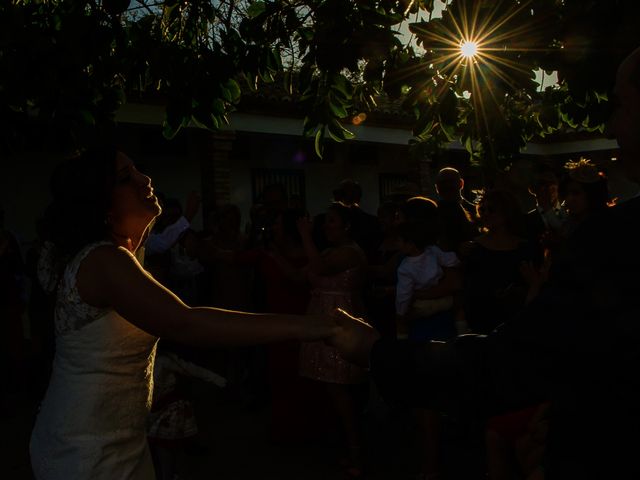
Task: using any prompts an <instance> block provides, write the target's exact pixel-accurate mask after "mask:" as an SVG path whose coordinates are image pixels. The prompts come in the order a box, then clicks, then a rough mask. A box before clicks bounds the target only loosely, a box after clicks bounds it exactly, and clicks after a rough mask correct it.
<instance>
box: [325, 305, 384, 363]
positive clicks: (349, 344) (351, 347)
mask: <svg viewBox="0 0 640 480" xmlns="http://www.w3.org/2000/svg"><path fill="white" fill-rule="evenodd" d="M335 318H336V323H337V325H338V329H337V332H336V333H335V334H334V335H333V336H331V337H329V338H328V339H327V340H326V341H327V343H328V344H329V345H331V346H333V347H335V348H336V349H337V350H338V352H339V353H340V355H341V356H342V357H343V358H344V359H345V360H347V361H349V362H352V363H355V364H356V365H360V366H362V367H368V366H369V354H370V353H371V348H373V345H374V344H375V343H376V342H377V341H378V339H379V338H380V334H379V333H378V332H377V331H376V330H375V329H374V328H373V327H372V326H371V325H369V324H368V323H366V322H365V321H364V320H362V319H361V318H356V317H353V316H351V315H349V314H348V313H347V312H345V311H344V310H342V309H340V308H338V309H337V310H336V312H335Z"/></svg>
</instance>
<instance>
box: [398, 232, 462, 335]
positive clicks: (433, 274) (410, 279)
mask: <svg viewBox="0 0 640 480" xmlns="http://www.w3.org/2000/svg"><path fill="white" fill-rule="evenodd" d="M425 227H426V226H425V225H424V224H423V223H422V222H415V221H414V222H405V223H402V224H400V225H399V226H398V236H399V238H400V250H401V252H402V253H403V254H404V255H406V257H405V258H404V259H403V260H402V262H401V263H400V266H399V267H398V283H397V286H396V318H397V336H398V338H407V333H408V327H409V322H411V321H412V320H415V319H418V318H426V317H430V316H432V315H434V314H436V313H438V312H443V311H446V310H450V309H451V308H452V307H453V296H452V295H448V296H445V297H441V298H434V299H429V300H422V299H416V300H413V296H414V293H415V292H416V290H421V289H424V288H429V287H433V286H435V285H437V284H438V282H440V280H441V279H442V277H443V275H444V271H443V267H457V266H459V265H460V260H459V259H458V257H457V256H456V254H455V253H453V252H444V251H442V250H441V249H440V248H439V247H437V246H436V245H434V241H435V239H434V238H430V237H432V236H433V235H431V232H430V231H429V230H430V229H429V228H425Z"/></svg>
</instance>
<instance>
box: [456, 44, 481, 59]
mask: <svg viewBox="0 0 640 480" xmlns="http://www.w3.org/2000/svg"><path fill="white" fill-rule="evenodd" d="M477 53H478V44H477V43H476V42H472V41H470V40H467V41H465V42H462V44H461V45H460V55H462V56H463V57H465V58H471V57H474V56H475V55H476V54H477Z"/></svg>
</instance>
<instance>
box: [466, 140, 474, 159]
mask: <svg viewBox="0 0 640 480" xmlns="http://www.w3.org/2000/svg"><path fill="white" fill-rule="evenodd" d="M464 148H465V150H466V151H467V152H469V153H470V154H472V155H473V140H472V138H471V137H467V139H466V140H465V141H464Z"/></svg>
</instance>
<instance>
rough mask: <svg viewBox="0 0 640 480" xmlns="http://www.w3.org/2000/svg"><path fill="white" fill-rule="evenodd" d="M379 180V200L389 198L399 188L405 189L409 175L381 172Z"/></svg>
mask: <svg viewBox="0 0 640 480" xmlns="http://www.w3.org/2000/svg"><path fill="white" fill-rule="evenodd" d="M379 181H380V202H386V201H388V200H391V199H392V197H393V196H394V195H395V194H397V192H398V191H399V190H402V189H406V186H407V183H408V182H409V175H408V174H406V173H381V174H380V175H379Z"/></svg>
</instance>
